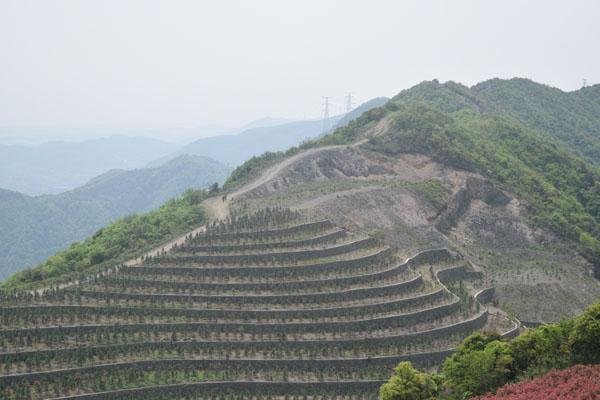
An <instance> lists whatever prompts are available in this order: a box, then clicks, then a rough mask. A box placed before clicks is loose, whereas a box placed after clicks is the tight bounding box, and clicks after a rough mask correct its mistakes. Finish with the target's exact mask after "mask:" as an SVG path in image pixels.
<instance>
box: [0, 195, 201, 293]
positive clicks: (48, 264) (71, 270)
mask: <svg viewBox="0 0 600 400" xmlns="http://www.w3.org/2000/svg"><path fill="white" fill-rule="evenodd" d="M205 197H206V194H205V192H203V191H194V190H188V191H187V192H186V193H184V195H183V196H182V197H181V198H178V199H173V200H170V201H168V202H167V203H165V204H164V205H163V206H162V207H160V208H159V209H158V210H156V211H152V212H149V213H146V214H141V215H131V216H128V217H125V218H123V219H121V220H119V221H117V222H114V223H112V224H110V225H108V226H106V227H104V228H102V229H100V230H99V231H97V232H96V233H95V234H94V235H93V236H92V237H90V238H88V239H86V240H85V241H83V242H80V243H74V244H72V245H71V246H70V247H69V248H68V249H67V250H64V251H61V252H59V253H57V254H56V255H54V256H52V257H50V258H49V259H48V260H46V261H45V262H44V263H42V264H41V265H39V266H37V267H35V268H31V269H27V270H24V271H21V272H18V273H16V274H15V275H13V276H12V277H11V278H10V279H8V281H6V282H5V283H4V284H3V287H4V288H7V289H15V288H25V287H34V286H39V285H41V284H44V285H48V284H50V283H52V282H54V281H59V280H65V279H67V278H73V277H76V276H77V275H78V274H82V273H89V272H93V271H97V270H99V269H101V268H103V267H107V266H112V265H116V264H118V263H120V262H124V261H125V260H127V259H129V258H131V257H133V256H135V255H139V254H141V253H143V251H144V250H146V249H149V248H151V247H153V246H157V245H159V244H160V243H162V242H165V241H167V240H168V239H170V238H172V237H174V236H176V235H177V234H181V233H183V232H186V231H188V230H190V229H192V228H193V227H195V226H198V225H201V224H202V223H203V222H204V221H205V216H204V212H203V210H202V209H201V207H200V202H201V201H202V200H203V199H204V198H205Z"/></svg>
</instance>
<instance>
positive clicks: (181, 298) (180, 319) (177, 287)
mask: <svg viewBox="0 0 600 400" xmlns="http://www.w3.org/2000/svg"><path fill="white" fill-rule="evenodd" d="M298 218H299V216H298V215H296V214H295V213H293V212H290V211H288V210H267V211H265V212H263V213H262V214H256V215H254V216H246V217H243V218H238V219H235V218H234V219H233V220H230V221H226V222H222V223H220V224H213V225H211V226H209V227H207V229H206V231H205V232H204V233H203V234H197V235H194V236H189V237H188V238H187V241H186V243H185V244H183V245H181V246H177V247H176V248H174V249H173V250H172V251H170V252H168V253H163V254H160V255H158V256H155V257H151V258H146V259H145V260H144V261H143V262H142V263H140V264H138V265H130V266H121V267H119V268H115V269H114V270H113V272H112V273H110V274H105V275H103V276H93V277H89V278H87V279H82V280H80V281H79V282H78V283H77V284H75V285H72V286H69V287H65V288H48V289H47V290H46V291H45V292H44V293H43V294H39V293H18V294H12V295H7V296H5V297H4V298H2V299H1V302H2V308H0V323H1V327H2V329H0V372H1V374H2V375H1V376H0V394H1V395H2V396H3V397H4V398H7V399H21V398H23V399H45V398H59V397H61V398H62V397H64V396H71V397H72V398H82V399H84V398H86V399H104V398H111V399H114V398H142V397H143V398H164V397H169V398H184V397H188V398H207V399H208V398H212V397H217V396H219V395H224V394H228V395H230V396H231V397H234V398H236V397H240V398H241V397H244V396H254V395H263V396H276V395H278V396H286V395H293V394H294V393H302V394H303V395H305V396H317V395H320V396H326V397H332V396H334V395H339V396H355V398H356V396H358V397H361V398H374V397H375V396H376V394H377V387H378V385H379V384H380V383H381V381H383V380H385V379H386V378H387V377H388V376H389V374H390V370H391V368H392V367H393V366H394V365H395V364H396V363H398V362H399V361H402V360H406V359H408V360H412V361H414V362H415V363H417V364H419V365H423V366H432V365H435V364H437V363H439V362H440V361H441V360H442V359H443V357H445V356H446V355H447V354H449V352H450V351H451V349H452V348H453V347H455V346H456V345H457V344H458V343H459V342H460V341H461V340H462V339H464V338H465V337H466V336H467V335H468V334H470V333H471V332H472V331H474V330H477V329H484V328H485V329H495V330H499V331H509V330H510V326H509V325H508V324H507V323H505V321H501V320H500V319H498V318H496V317H494V316H490V315H489V314H488V313H487V311H486V310H485V309H484V308H483V307H482V306H481V305H480V304H479V303H478V302H477V301H475V300H473V299H471V298H469V299H468V300H465V299H462V298H460V297H458V296H456V295H454V294H453V293H451V292H450V291H449V290H448V289H447V288H446V287H445V286H444V285H443V284H442V283H441V282H439V281H438V280H437V279H435V276H434V275H433V274H431V276H430V274H421V273H419V272H418V270H417V268H416V267H417V266H421V265H428V266H430V268H434V267H435V268H445V267H448V266H452V265H455V263H458V262H460V261H459V260H457V259H456V258H455V257H454V256H453V254H451V253H450V252H448V251H446V250H431V251H426V252H423V253H421V254H419V255H416V256H415V257H413V258H411V259H409V260H400V259H398V257H397V256H396V255H395V252H394V251H393V250H392V249H391V248H389V247H387V246H386V245H384V244H382V243H380V242H378V241H377V240H375V239H374V238H372V237H369V236H366V235H360V234H355V233H352V232H348V231H346V230H345V229H341V228H337V227H335V226H333V224H332V223H331V222H330V221H328V220H321V221H299V219H298ZM161 396H162V397H161ZM178 396H179V397H178Z"/></svg>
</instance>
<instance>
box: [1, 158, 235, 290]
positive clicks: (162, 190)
mask: <svg viewBox="0 0 600 400" xmlns="http://www.w3.org/2000/svg"><path fill="white" fill-rule="evenodd" d="M229 171H230V170H229V168H228V167H226V166H225V165H223V164H220V163H218V162H216V161H214V160H211V159H208V158H205V157H198V156H181V157H178V158H176V159H174V160H172V161H170V162H168V163H166V164H165V165H163V166H160V167H156V168H145V169H137V170H130V171H126V170H112V171H109V172H107V173H105V174H103V175H100V176H98V177H96V178H94V179H92V180H91V181H90V182H88V183H87V184H86V185H84V186H82V187H79V188H77V189H74V190H72V191H68V192H65V193H61V194H58V195H46V196H38V197H29V196H26V195H23V194H20V193H16V192H12V191H6V190H2V191H0V267H1V269H0V279H2V280H3V279H6V278H8V277H9V276H10V275H11V274H13V273H14V272H16V271H18V270H19V269H22V268H24V267H28V266H31V265H33V264H35V263H39V262H41V261H42V260H44V259H45V258H47V257H48V256H50V255H52V254H53V253H55V252H56V251H58V250H60V249H63V248H65V247H67V246H68V245H69V244H70V243H72V242H75V241H79V240H82V239H84V238H85V237H86V236H88V235H90V234H92V233H93V232H94V231H96V230H97V229H98V228H101V227H102V226H104V225H106V224H107V223H109V222H111V221H114V220H115V219H117V218H119V217H122V216H125V215H128V214H132V213H138V212H144V211H148V210H151V209H154V208H157V207H158V206H160V205H161V204H163V203H164V202H165V201H167V200H168V199H170V198H172V197H176V196H179V195H180V194H181V193H183V192H184V191H185V190H186V189H188V188H205V187H207V186H208V185H210V184H211V183H213V182H222V181H223V180H224V179H225V177H226V176H227V174H228V173H229Z"/></svg>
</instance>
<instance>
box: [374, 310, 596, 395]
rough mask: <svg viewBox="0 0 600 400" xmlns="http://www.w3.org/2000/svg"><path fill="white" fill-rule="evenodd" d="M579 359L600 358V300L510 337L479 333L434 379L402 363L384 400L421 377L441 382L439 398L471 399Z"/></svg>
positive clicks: (472, 336)
mask: <svg viewBox="0 0 600 400" xmlns="http://www.w3.org/2000/svg"><path fill="white" fill-rule="evenodd" d="M578 363H587V364H598V363H600V302H599V303H596V304H594V305H591V306H590V307H589V308H588V309H587V310H586V311H585V312H584V313H583V314H581V315H580V316H579V317H577V318H575V319H573V320H567V321H563V322H561V323H559V324H546V325H542V326H540V327H537V328H534V329H529V330H527V331H525V332H524V333H522V334H521V335H519V336H518V337H516V338H514V339H510V340H504V339H501V338H500V337H499V335H497V334H495V333H485V332H476V333H474V334H472V335H471V336H469V337H467V338H466V339H465V340H464V341H463V342H462V343H461V344H460V345H459V346H458V348H457V349H456V352H455V353H454V354H452V355H451V356H450V357H448V358H447V359H446V360H445V361H444V364H443V367H442V370H441V374H440V375H428V378H429V379H428V378H427V377H426V376H423V375H419V374H424V373H420V372H418V371H412V370H411V369H409V368H408V367H407V366H406V365H403V364H401V365H403V366H402V368H401V369H400V371H401V372H402V373H398V372H396V373H395V374H394V375H393V376H392V378H390V381H389V382H388V383H386V384H385V385H383V386H382V387H381V394H382V399H383V394H384V393H385V394H386V396H390V395H391V394H393V393H396V392H399V393H403V391H402V390H405V389H404V388H407V387H408V388H412V387H413V386H414V384H413V381H415V380H416V379H417V378H416V377H418V381H419V382H435V383H436V385H435V390H436V392H435V393H434V394H433V395H432V396H434V398H438V399H448V400H458V399H465V398H468V397H470V396H474V395H479V394H484V393H487V392H494V391H495V390H496V389H497V388H499V387H501V386H503V385H505V384H507V383H510V382H514V381H519V380H522V379H527V378H533V377H536V376H540V375H543V374H545V373H547V372H548V371H549V370H552V369H564V368H567V367H569V366H571V365H574V364H578ZM409 365H410V364H409ZM411 368H412V367H411ZM384 387H385V388H386V389H385V391H384ZM427 387H429V386H427ZM387 398H389V399H403V398H404V397H387ZM407 398H408V397H407ZM415 398H417V397H415Z"/></svg>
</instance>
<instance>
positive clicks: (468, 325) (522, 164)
mask: <svg viewBox="0 0 600 400" xmlns="http://www.w3.org/2000/svg"><path fill="white" fill-rule="evenodd" d="M599 90H600V86H594V87H590V88H584V89H582V90H580V91H576V92H571V93H564V92H561V91H558V90H556V89H552V88H548V87H546V86H543V85H539V84H536V83H534V82H531V81H527V80H523V79H513V80H509V81H501V80H492V81H488V82H483V83H481V84H478V85H476V86H473V87H471V88H468V87H465V86H462V85H459V84H456V83H453V82H448V83H444V84H440V83H439V82H437V81H432V82H423V83H421V84H419V85H417V86H415V87H413V88H411V89H408V90H405V91H403V92H401V93H399V94H398V95H397V96H395V97H394V98H392V99H391V100H389V101H387V102H385V104H383V105H381V106H379V107H375V108H371V109H369V110H367V111H365V112H363V113H362V114H361V115H360V116H359V117H358V118H355V119H350V120H348V121H346V125H344V126H341V127H339V128H337V129H335V130H334V131H333V132H331V133H329V134H326V135H321V136H318V137H317V138H315V139H313V140H310V141H306V142H304V143H302V144H301V145H299V146H297V147H293V148H290V149H287V150H285V151H276V152H267V153H265V154H263V155H261V156H255V157H252V158H251V159H249V160H248V161H246V162H245V163H243V164H242V165H240V166H239V167H238V168H236V169H235V170H234V171H233V172H232V174H231V175H230V176H229V178H228V179H227V181H226V183H225V184H224V186H223V189H221V191H220V192H219V193H217V194H216V195H215V193H208V192H206V191H186V192H185V193H184V194H183V196H182V197H181V198H178V199H175V200H171V201H169V202H167V203H166V204H165V205H163V206H162V207H160V208H159V209H158V210H155V211H152V212H150V213H147V214H143V215H138V216H134V217H128V218H124V219H121V220H119V221H117V222H115V223H113V224H111V225H109V226H107V227H105V228H102V229H100V230H98V231H97V232H96V233H95V234H94V235H93V236H91V237H89V238H88V239H86V240H85V241H83V242H81V243H77V244H74V245H72V246H71V247H69V248H68V249H66V250H64V251H61V252H59V253H58V254H56V255H54V256H52V257H50V258H49V259H48V260H47V261H45V262H44V263H42V264H41V265H40V266H38V267H35V268H32V269H28V270H25V271H21V272H19V273H17V274H15V275H14V276H13V277H11V278H10V279H9V280H8V281H7V282H5V283H4V284H3V287H2V288H3V289H5V290H2V291H0V303H1V306H2V307H1V308H2V311H3V315H4V317H3V323H4V324H5V325H6V327H7V329H3V330H0V343H1V344H2V345H3V346H4V347H5V348H6V349H7V351H5V352H4V353H2V354H0V367H1V371H2V374H0V395H1V396H3V397H4V398H7V399H11V400H20V399H25V398H28V399H35V400H37V399H40V400H41V399H45V398H55V399H59V398H60V399H73V400H75V399H81V400H84V399H85V400H104V399H106V400H108V399H115V398H123V399H145V400H149V399H157V400H158V399H163V398H176V399H188V398H203V399H205V400H208V399H210V400H213V399H215V400H216V399H223V398H226V399H227V398H231V399H247V398H253V397H257V398H258V397H262V398H266V399H276V398H289V397H290V396H293V397H296V398H298V397H303V398H308V397H313V398H316V397H317V396H321V397H322V398H324V399H332V398H334V397H335V398H342V399H357V398H360V399H375V398H376V397H377V392H378V389H379V387H380V386H381V385H382V384H384V382H386V380H387V379H388V378H389V377H390V374H391V371H392V368H393V367H394V366H395V365H398V364H399V363H402V364H400V366H399V367H398V368H397V369H396V375H395V376H394V377H392V380H391V381H390V384H388V385H387V386H384V387H383V389H382V392H381V394H382V397H383V398H395V397H394V396H395V393H396V392H395V390H396V389H395V387H394V385H395V382H396V383H397V381H398V379H396V378H398V377H400V378H401V379H400V383H402V379H406V378H407V377H410V376H414V377H416V378H418V380H420V382H421V383H420V384H421V385H425V386H426V388H425V389H427V392H428V393H429V395H428V396H429V397H427V396H425V398H431V397H432V396H433V394H432V393H438V392H439V393H440V396H446V397H447V398H449V399H462V398H465V396H466V395H469V394H481V393H485V392H486V391H488V390H493V389H494V388H497V387H499V386H500V385H502V384H504V383H507V382H512V381H514V380H515V379H520V378H521V377H524V376H533V375H537V374H540V373H543V372H545V371H546V370H547V369H549V368H554V367H557V366H559V367H562V366H568V365H571V364H573V363H578V362H586V361H587V360H588V359H587V358H585V357H583V358H582V356H584V355H588V354H590V351H589V349H590V348H591V349H592V351H595V352H596V353H595V354H597V343H598V336H597V335H598V333H597V323H596V322H597V319H598V317H597V315H598V306H593V307H592V308H590V309H589V311H588V312H586V313H585V314H583V316H582V317H580V318H578V319H577V320H575V321H574V322H573V323H569V322H565V323H562V324H560V325H550V326H544V327H542V328H540V329H539V330H534V331H530V332H532V333H531V334H529V335H527V334H526V335H525V336H520V337H519V338H518V339H516V340H514V341H509V340H508V339H509V338H514V337H515V336H517V335H518V333H519V331H520V330H521V328H523V326H528V325H536V324H539V323H543V322H551V321H559V320H561V319H564V318H566V317H573V316H574V315H575V314H577V313H581V312H582V311H583V310H584V309H585V308H586V307H587V306H588V305H590V304H591V303H594V302H597V300H598V298H599V297H600V281H598V280H595V279H593V278H592V277H591V276H590V274H591V273H592V272H594V271H595V272H596V274H597V275H598V274H600V268H599V267H600V241H599V238H600V234H599V233H600V169H599V168H598V167H597V166H596V164H597V163H598V161H599V160H598V159H597V158H596V156H595V153H594V151H593V147H594V146H596V145H597V144H598V137H600V131H599V130H597V128H596V127H597V123H598V121H599V120H600V114H596V113H595V111H594V110H595V107H596V106H597V104H598V100H599V99H600V96H598V94H597V93H598V91H599ZM582 98H583V99H585V100H581V99H582ZM579 101H581V102H582V105H577V104H578V103H577V102H579ZM583 103H585V105H583ZM584 108H585V109H584ZM547 113H553V114H557V115H559V116H558V117H557V116H556V115H552V116H547V115H546V114H547ZM560 113H564V114H565V116H564V118H563V119H565V120H567V121H570V122H571V124H567V123H565V122H564V121H559V120H558V119H561V117H560ZM567 114H568V115H567ZM564 125H569V126H564ZM569 129H570V130H569ZM568 130H569V131H568ZM109 177H110V176H109ZM139 180H140V179H139V177H138V178H133V179H132V180H126V182H128V183H129V184H131V183H133V182H137V181H139ZM95 182H96V183H101V182H103V179H99V180H96V181H95ZM92 183H94V182H92ZM92 187H93V185H92ZM139 190H140V191H145V192H146V193H149V192H148V191H149V189H148V188H146V187H140V188H139ZM116 192H117V193H120V191H119V190H117V191H116ZM19 196H20V195H18V194H15V193H12V192H10V193H6V194H5V197H6V198H7V199H10V201H13V202H17V201H20V200H19ZM97 197H99V196H97ZM215 216H220V217H223V219H220V220H216V219H214V217H215ZM211 217H213V220H212V221H211V220H210V218H211ZM50 228H51V226H48V227H46V229H50ZM194 228H195V229H194ZM192 229H194V230H192ZM183 232H188V233H187V234H186V235H181V233H183ZM174 238H176V239H175V240H173V239H174ZM149 250H150V251H149ZM148 251H149V252H148ZM582 256H583V257H582ZM32 289H37V290H32ZM490 304H491V306H490ZM589 327H592V329H591V331H590V329H588V328H589ZM594 327H596V328H594ZM481 331H485V332H488V333H485V334H482V333H478V332H481ZM489 332H493V333H492V334H490V333H489ZM590 332H591V333H590ZM557 338H558V339H559V340H554V339H557ZM530 349H535V350H536V352H529V351H528V350H530ZM547 349H550V350H547ZM556 349H560V350H561V351H562V350H565V351H564V353H557V352H556V351H555V350H556ZM594 349H596V350H594ZM453 354H454V356H452V355H453ZM555 355H556V357H555ZM449 356H450V358H447V357H449ZM563 356H564V357H563ZM594 357H595V356H594ZM444 360H446V361H445V362H444ZM405 361H410V362H412V363H413V364H414V365H416V366H417V367H423V368H427V369H435V368H437V367H439V366H440V365H442V363H443V365H444V367H443V368H444V369H443V370H442V371H443V372H444V376H442V377H439V376H437V375H432V376H428V375H425V374H424V373H419V372H417V371H415V370H413V369H412V367H410V366H409V364H406V363H403V362H405ZM488 376H490V377H491V379H493V381H491V382H490V381H485V382H484V383H485V385H479V381H478V380H477V379H478V378H477V379H473V378H472V377H488ZM486 379H487V378H486ZM466 383H470V385H467V384H466ZM436 388H437V389H436ZM438 389H439V390H438ZM446 389H448V390H446ZM446 397H443V398H446Z"/></svg>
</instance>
